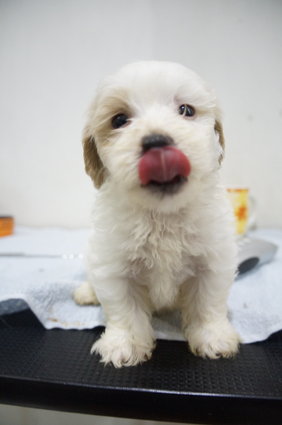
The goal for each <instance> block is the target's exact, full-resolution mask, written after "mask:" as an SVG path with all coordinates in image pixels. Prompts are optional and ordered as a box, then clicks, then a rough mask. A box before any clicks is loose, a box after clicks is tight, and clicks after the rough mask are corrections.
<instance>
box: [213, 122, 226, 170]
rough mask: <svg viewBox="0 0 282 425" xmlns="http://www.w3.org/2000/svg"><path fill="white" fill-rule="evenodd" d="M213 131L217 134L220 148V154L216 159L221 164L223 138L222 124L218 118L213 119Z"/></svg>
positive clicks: (223, 148) (223, 147) (223, 146)
mask: <svg viewBox="0 0 282 425" xmlns="http://www.w3.org/2000/svg"><path fill="white" fill-rule="evenodd" d="M214 131H215V132H216V134H217V135H218V142H219V144H220V146H221V148H222V153H221V154H220V156H219V159H218V161H219V163H220V164H221V162H222V160H223V155H224V150H225V139H224V134H223V128H222V124H221V122H220V121H218V120H216V121H215V124H214Z"/></svg>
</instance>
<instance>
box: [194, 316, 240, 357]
mask: <svg viewBox="0 0 282 425" xmlns="http://www.w3.org/2000/svg"><path fill="white" fill-rule="evenodd" d="M186 337H187V339H188V343H189V346H190V349H191V351H192V353H193V354H195V355H196V356H200V357H203V358H210V359H218V358H219V357H226V358H228V357H233V356H234V355H235V354H236V353H237V352H238V349H239V343H240V338H239V335H238V334H237V332H236V331H235V330H234V329H233V327H232V326H231V324H230V323H229V322H228V321H227V320H224V321H222V322H220V321H218V322H214V323H213V322H211V323H207V324H205V325H199V326H196V325H193V326H191V328H190V329H187V331H186Z"/></svg>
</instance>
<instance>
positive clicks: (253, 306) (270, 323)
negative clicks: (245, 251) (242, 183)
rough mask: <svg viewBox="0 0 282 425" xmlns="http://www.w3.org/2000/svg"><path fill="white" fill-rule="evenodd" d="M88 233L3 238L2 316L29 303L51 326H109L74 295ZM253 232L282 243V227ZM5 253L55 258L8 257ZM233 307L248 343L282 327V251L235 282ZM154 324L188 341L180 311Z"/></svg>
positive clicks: (21, 232) (165, 335)
mask: <svg viewBox="0 0 282 425" xmlns="http://www.w3.org/2000/svg"><path fill="white" fill-rule="evenodd" d="M88 235H89V229H80V230H66V229H60V228H43V229H31V228H26V227H18V228H16V232H15V234H14V235H12V236H8V237H3V238H0V314H1V313H2V314H3V313H7V312H14V311H15V310H19V309H22V308H24V306H28V307H30V309H31V310H32V311H33V312H34V314H35V315H36V316H37V317H38V319H39V320H40V322H41V323H42V324H43V325H44V326H45V328H47V329H52V328H63V329H90V328H94V327H95V326H100V325H104V324H105V321H104V316H103V311H102V309H101V307H95V306H78V305H76V303H75V302H74V301H73V299H72V292H73V290H74V288H76V287H77V286H79V284H80V283H81V282H83V281H84V280H85V265H84V261H83V259H81V256H79V254H83V253H84V251H85V248H86V244H87V238H88ZM253 236H255V237H259V238H262V239H265V240H268V241H270V242H274V243H276V244H277V245H278V246H279V248H280V247H282V231H281V230H275V229H273V230H267V229H265V230H259V231H256V232H255V233H254V234H253ZM1 253H2V254H3V253H25V254H29V255H32V254H33V255H40V254H43V255H50V256H51V257H49V258H48V257H32V256H30V257H28V256H26V257H24V256H23V257H20V256H18V257H13V256H11V257H3V256H1ZM73 254H75V256H74V258H72V259H71V258H70V257H72V256H73ZM54 255H58V257H52V256H54ZM60 255H64V256H65V257H67V258H62V257H60ZM68 256H69V257H68ZM7 300H9V301H7ZM11 300H13V301H11ZM19 300H21V301H19ZM23 302H25V303H26V304H25V303H23ZM229 310H230V319H231V321H232V323H233V325H234V327H235V328H236V329H237V331H238V332H239V334H240V336H241V338H242V341H243V342H245V343H250V342H255V341H261V340H264V339H266V338H267V337H268V336H269V335H271V334H272V333H274V332H276V331H278V330H280V329H282V254H281V249H279V250H278V252H277V254H276V257H275V259H274V260H273V261H272V262H271V263H269V264H265V265H263V266H261V267H258V268H257V269H254V270H253V271H252V272H250V273H248V274H246V275H244V276H243V277H241V278H240V279H238V280H236V281H235V283H234V285H233V287H232V289H231V292H230V296H229ZM153 326H154V330H155V334H156V337H157V338H160V339H173V340H183V336H182V333H181V329H180V320H179V315H178V314H177V313H172V314H166V315H158V316H155V317H154V319H153Z"/></svg>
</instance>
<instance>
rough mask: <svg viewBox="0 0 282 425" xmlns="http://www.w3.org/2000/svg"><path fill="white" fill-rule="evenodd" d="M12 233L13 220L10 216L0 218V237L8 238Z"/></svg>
mask: <svg viewBox="0 0 282 425" xmlns="http://www.w3.org/2000/svg"><path fill="white" fill-rule="evenodd" d="M13 232H14V218H13V217H11V216H0V237H1V236H8V235H11V234H12V233H13Z"/></svg>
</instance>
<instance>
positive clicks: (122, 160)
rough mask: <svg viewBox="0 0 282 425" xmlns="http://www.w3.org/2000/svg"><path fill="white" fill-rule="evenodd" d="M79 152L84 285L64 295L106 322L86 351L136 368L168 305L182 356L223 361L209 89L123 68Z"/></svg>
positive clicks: (227, 264) (189, 80) (217, 144)
mask: <svg viewBox="0 0 282 425" xmlns="http://www.w3.org/2000/svg"><path fill="white" fill-rule="evenodd" d="M83 147H84V159H85V167H86V172H87V173H88V174H89V175H90V177H91V178H92V180H93V182H94V184H95V186H96V187H97V188H98V189H99V191H98V194H97V199H96V200H95V205H94V211H93V233H92V236H91V238H90V243H89V253H88V283H86V284H84V285H83V286H82V287H80V288H78V289H77V290H76V292H75V295H74V296H75V299H76V301H77V302H78V303H80V304H89V303H97V302H98V300H99V302H100V303H101V305H102V307H103V309H104V313H105V316H106V319H107V326H106V330H105V332H104V333H103V334H102V336H101V338H100V339H99V340H98V341H97V342H95V344H94V345H93V347H92V352H95V353H98V354H99V355H100V356H101V359H102V361H103V362H104V363H112V364H113V365H114V366H115V367H121V366H133V365H136V364H138V363H141V362H144V361H145V360H147V359H149V358H150V357H151V355H152V350H153V348H154V345H155V338H154V332H153V329H152V326H151V316H152V314H153V312H155V311H160V310H163V309H179V310H180V312H181V316H182V327H183V333H184V336H185V338H186V339H187V341H188V344H189V347H190V350H191V351H192V352H193V353H194V354H196V355H199V356H201V357H207V358H211V359H216V358H218V357H230V356H233V355H234V354H235V353H236V352H237V349H238V343H239V338H238V335H237V333H236V332H235V330H234V329H233V328H232V326H231V324H230V323H229V321H228V318H227V297H228V291H229V288H230V285H231V284H232V282H233V279H234V275H235V272H236V244H235V241H234V238H233V229H232V220H231V210H230V208H229V205H228V200H227V198H226V194H225V190H224V188H223V187H221V186H220V176H219V168H220V164H221V161H222V158H223V153H224V136H223V131H222V125H221V122H220V114H219V110H218V107H217V102H216V97H215V94H214V92H213V91H212V90H210V89H209V88H208V86H207V85H206V84H205V83H204V82H203V81H202V80H201V78H200V77H199V76H197V75H196V74H195V73H194V72H192V71H191V70H189V69H187V68H185V67H184V66H182V65H179V64H175V63H168V62H154V61H152V62H150V61H149V62H139V63H133V64H129V65H127V66H125V67H123V68H122V69H121V70H120V71H119V72H117V73H116V74H115V75H112V76H110V77H108V78H107V79H106V80H105V81H104V83H103V84H102V85H101V86H100V88H99V89H98V93H97V96H96V99H95V101H94V103H93V104H92V106H91V107H90V111H89V118H88V122H87V125H86V128H85V130H84V138H83Z"/></svg>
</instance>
